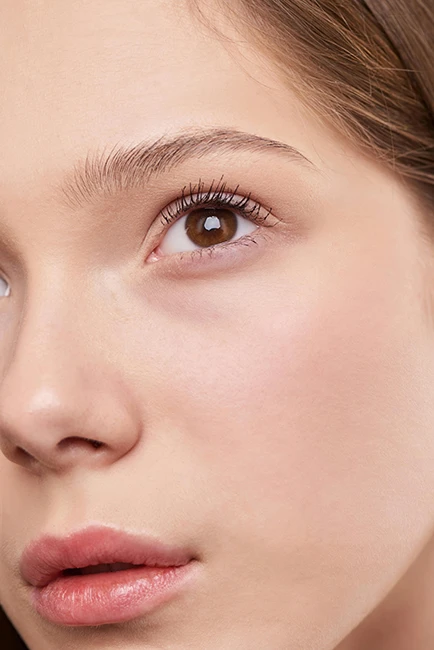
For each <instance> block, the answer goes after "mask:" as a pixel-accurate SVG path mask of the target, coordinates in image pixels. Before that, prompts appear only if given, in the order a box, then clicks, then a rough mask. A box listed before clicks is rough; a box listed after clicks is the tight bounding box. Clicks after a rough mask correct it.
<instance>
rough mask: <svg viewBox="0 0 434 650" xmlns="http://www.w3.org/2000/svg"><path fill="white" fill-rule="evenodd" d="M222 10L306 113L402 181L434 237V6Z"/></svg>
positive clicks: (285, 3)
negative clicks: (273, 68) (270, 63)
mask: <svg viewBox="0 0 434 650" xmlns="http://www.w3.org/2000/svg"><path fill="white" fill-rule="evenodd" d="M217 3H218V7H219V8H221V10H222V13H223V14H226V15H228V16H229V17H230V18H231V19H232V20H231V22H232V24H233V25H234V26H235V27H236V28H237V30H238V31H242V32H244V33H246V32H247V33H250V36H253V38H252V40H253V41H254V42H255V44H257V45H258V47H260V48H261V49H262V51H263V52H264V53H265V54H267V55H268V57H269V58H271V59H272V60H274V62H275V63H277V65H278V68H279V70H280V72H281V73H282V74H283V78H284V79H286V81H287V82H288V84H290V85H291V86H292V87H293V89H295V90H296V92H298V94H299V95H300V96H301V98H302V99H305V100H307V101H305V103H306V105H307V106H308V108H310V109H312V110H313V112H314V113H316V115H317V116H319V117H322V118H323V119H324V120H325V121H326V122H327V123H328V124H329V125H331V126H332V127H333V128H334V129H335V130H337V131H339V132H340V133H341V134H342V135H344V136H345V137H346V138H347V139H349V140H350V141H351V142H352V143H353V144H354V145H355V146H356V147H357V148H358V149H359V150H361V151H363V152H365V153H366V154H367V155H368V156H370V157H371V158H374V159H376V160H377V161H378V162H380V163H383V164H384V165H387V166H388V167H389V168H390V169H391V170H392V171H393V172H395V173H396V174H398V175H399V176H400V178H401V181H402V182H403V183H404V184H406V185H407V186H408V187H409V189H410V190H411V191H412V193H413V195H414V196H415V198H416V199H417V200H418V202H419V203H420V204H421V205H423V207H424V208H425V210H427V211H428V213H431V214H430V217H431V218H430V219H429V223H428V224H424V225H425V226H427V227H428V231H429V235H434V217H433V215H432V212H433V208H434V52H433V43H434V2H433V0H236V2H235V1H234V0H217ZM193 5H194V7H195V9H197V10H198V12H199V13H200V15H201V17H202V18H203V19H204V20H205V22H208V23H209V22H211V20H209V19H207V15H206V12H205V10H204V8H202V7H201V0H193ZM424 230H425V232H426V229H424Z"/></svg>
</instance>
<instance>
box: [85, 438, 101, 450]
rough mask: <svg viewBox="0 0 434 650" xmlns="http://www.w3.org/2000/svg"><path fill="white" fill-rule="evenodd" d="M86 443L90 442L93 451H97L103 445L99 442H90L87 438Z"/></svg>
mask: <svg viewBox="0 0 434 650" xmlns="http://www.w3.org/2000/svg"><path fill="white" fill-rule="evenodd" d="M85 440H86V442H90V444H91V445H92V447H95V449H99V448H100V447H102V445H103V443H102V442H99V441H98V440H90V439H89V438H85Z"/></svg>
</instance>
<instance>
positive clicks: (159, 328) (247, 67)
mask: <svg viewBox="0 0 434 650" xmlns="http://www.w3.org/2000/svg"><path fill="white" fill-rule="evenodd" d="M205 9H207V10H209V12H210V13H209V15H210V16H211V17H212V20H216V17H215V15H214V16H213V14H212V6H211V5H205ZM219 20H221V21H222V23H221V25H219V27H222V29H223V31H224V30H226V31H225V33H226V35H227V36H229V38H226V39H223V38H220V37H219V36H218V35H217V33H214V32H212V31H211V30H209V29H208V28H207V27H206V25H205V24H203V23H201V22H199V21H198V20H197V17H196V15H195V14H193V13H192V11H191V9H190V8H189V6H187V5H186V4H184V3H183V2H180V1H179V0H177V1H176V2H170V1H160V0H152V2H150V1H149V2H146V1H144V0H140V1H139V0H93V1H92V2H84V0H81V1H80V0H79V1H76V2H62V3H59V2H57V1H55V0H41V1H38V2H36V1H35V0H32V1H30V0H6V2H2V3H1V8H0V42H2V57H1V58H0V88H1V91H0V93H1V101H0V143H1V152H2V155H1V157H0V228H1V237H0V268H1V271H2V273H1V274H0V275H1V277H3V278H5V281H6V282H8V283H9V286H10V289H11V293H10V295H9V296H7V295H6V292H5V288H6V286H7V285H6V284H5V283H3V285H2V294H1V295H2V297H1V298H0V328H1V335H0V346H1V347H0V350H1V353H0V368H1V375H0V376H1V384H0V446H1V451H2V455H1V458H0V495H1V509H2V526H1V546H0V549H1V550H0V601H1V603H2V605H3V607H4V609H5V611H6V613H7V614H8V616H9V618H10V619H11V621H12V622H13V624H14V625H15V627H16V628H17V629H18V630H19V632H20V633H21V635H22V636H23V638H24V640H25V641H26V643H27V644H28V647H29V648H30V650H57V649H58V648H63V649H64V650H72V649H73V648H74V649H75V648H77V647H80V648H82V649H83V650H92V649H93V648H101V647H104V648H105V649H106V650H114V649H115V648H120V647H122V648H123V649H125V650H127V649H131V650H133V649H136V648H139V647H140V648H142V649H143V650H145V649H146V650H187V648H188V649H189V650H204V649H206V650H221V649H222V648H224V649H225V650H264V649H270V650H288V649H289V648H291V650H332V649H335V648H339V650H361V649H362V648H365V649H366V648H372V649H373V650H392V648H393V650H404V648H405V649H407V650H408V648H414V649H415V650H417V649H419V648H420V649H422V648H428V647H430V646H431V645H432V644H433V643H434V626H433V624H432V616H431V614H430V612H429V611H428V604H429V603H432V602H433V600H434V535H433V530H434V472H433V471H432V468H433V462H434V435H433V428H432V422H433V420H434V406H433V404H434V400H433V399H432V397H433V395H432V392H433V390H432V387H433V385H434V337H433V319H432V311H431V310H432V307H433V304H432V302H433V301H432V294H431V291H430V287H432V286H433V282H434V273H433V270H432V259H433V251H432V247H431V245H429V244H428V242H427V241H426V240H424V239H423V237H422V235H421V229H420V228H419V225H420V223H421V221H422V219H423V218H424V216H425V215H423V214H422V212H421V209H420V208H419V207H418V205H417V203H416V201H415V200H414V199H413V197H412V196H411V195H410V193H409V190H408V189H406V188H404V187H403V186H402V185H401V184H400V182H399V180H398V179H397V178H395V177H394V176H393V175H392V174H391V173H389V172H388V171H387V170H386V169H385V168H383V167H381V166H378V165H377V163H376V162H375V161H373V160H368V159H366V158H365V157H364V156H362V155H361V154H360V153H359V152H358V151H357V148H356V146H355V145H353V144H352V143H349V142H347V141H346V140H345V139H344V138H343V137H341V136H339V135H337V134H336V133H335V132H334V130H333V129H332V128H330V127H329V126H328V125H326V123H325V122H324V121H323V120H321V119H320V118H319V117H318V116H315V115H314V114H313V113H312V111H311V110H310V109H309V105H308V102H303V101H302V100H301V98H300V97H299V96H298V94H297V89H296V88H295V89H294V88H290V87H289V85H288V84H287V83H285V82H284V81H283V80H282V78H281V77H280V76H279V75H278V73H277V71H275V70H274V68H273V63H272V62H271V61H269V60H268V59H267V58H266V56H265V55H263V54H260V53H259V51H257V49H256V47H255V44H254V43H250V42H249V41H248V40H246V39H240V38H239V36H238V37H236V36H235V33H234V32H233V30H232V28H231V27H230V25H229V24H226V23H225V22H224V19H223V18H222V17H221V16H220V18H219ZM231 30H232V31H231ZM191 127H194V128H195V129H201V128H234V129H238V130H240V131H243V132H248V133H253V134H255V135H258V136H262V137H265V138H271V139H273V140H276V141H280V142H283V143H285V144H287V145H290V146H292V147H296V148H297V149H298V150H299V151H300V152H301V153H302V154H303V155H304V156H305V157H306V158H308V159H309V160H310V161H311V164H308V163H303V162H302V161H300V160H298V161H297V160H290V159H289V157H285V156H284V155H282V153H281V152H278V151H272V150H270V151H268V152H264V151H262V152H256V153H252V152H242V151H237V152H222V151H220V152H218V153H217V152H216V153H214V154H209V155H204V156H202V157H200V158H199V157H197V156H196V157H193V158H191V159H189V160H186V161H184V162H183V163H182V164H180V165H179V166H177V167H173V168H171V169H170V170H166V171H165V172H163V173H161V174H159V175H158V176H157V177H156V178H153V179H152V180H147V179H146V178H145V177H143V182H142V183H141V186H138V187H136V188H132V189H129V190H124V191H121V192H119V193H117V194H114V193H112V195H105V196H100V197H97V198H95V199H94V200H93V201H92V202H91V203H90V204H85V205H81V206H78V205H73V204H72V203H71V202H68V201H66V200H65V196H64V195H62V193H61V192H59V185H60V184H61V183H62V182H63V180H64V178H70V175H71V169H72V168H73V167H74V165H76V164H77V161H78V160H80V159H83V158H85V157H86V155H87V153H88V151H94V150H101V149H104V148H105V147H107V148H111V147H114V146H115V145H119V144H122V145H127V144H131V143H136V142H139V141H141V140H143V139H145V140H154V139H156V138H158V137H160V136H161V135H167V134H169V135H173V134H174V133H176V132H178V131H179V130H182V129H187V128H191ZM223 174H224V176H225V180H226V182H227V183H228V185H229V186H231V187H235V186H237V185H240V190H239V194H241V195H244V194H248V193H249V192H251V193H252V196H254V198H255V199H256V200H257V201H259V202H260V203H261V204H262V205H263V206H265V208H267V209H268V208H270V207H271V208H272V214H271V215H270V221H269V222H268V220H267V222H268V223H269V224H271V223H272V224H273V227H268V225H258V226H257V230H256V231H255V240H256V243H253V242H250V243H249V245H245V246H244V245H243V246H238V247H237V246H235V247H234V246H232V247H229V246H228V247H226V248H225V249H223V248H221V249H220V252H218V251H217V253H216V254H215V255H214V256H213V257H211V258H209V257H208V256H207V255H204V256H203V257H202V258H199V257H197V256H196V257H195V258H194V259H193V260H192V259H191V258H190V257H188V256H187V255H182V254H172V255H168V256H166V257H160V258H159V259H158V260H157V261H153V262H151V261H149V256H150V255H151V254H152V251H153V250H155V249H156V248H157V245H158V244H159V243H160V242H161V241H162V240H163V238H164V236H165V235H164V233H161V236H160V235H159V234H158V232H157V231H158V228H159V227H160V231H161V224H160V222H159V219H158V214H159V212H160V210H161V209H163V208H164V207H165V206H166V205H167V204H169V203H170V202H172V201H173V200H174V199H176V198H177V197H178V196H179V195H180V193H181V190H182V188H183V187H184V186H185V185H187V186H188V185H189V184H190V183H192V184H197V183H198V181H199V179H202V181H204V182H208V183H211V182H212V180H213V179H217V180H218V179H220V177H221V176H222V175H223ZM267 222H266V223H267ZM166 232H167V231H166ZM86 439H92V440H97V441H99V442H100V443H102V446H101V447H100V448H99V449H96V448H94V447H93V446H91V445H90V444H89V443H88V442H87V441H86ZM23 450H24V451H23ZM95 522H98V523H102V524H110V525H112V526H115V527H118V528H121V529H129V530H133V531H136V532H143V533H148V534H151V535H154V536H156V537H157V538H159V539H161V540H163V541H165V542H167V543H170V544H175V545H180V546H184V545H189V546H192V547H193V548H194V549H195V552H196V553H197V555H198V557H199V558H200V567H199V569H200V570H199V571H198V575H197V578H196V580H195V581H194V582H192V584H191V585H190V586H189V587H188V588H187V589H185V591H183V592H182V594H180V595H179V597H177V598H176V599H175V600H173V601H172V602H171V603H170V604H167V605H164V606H163V607H161V608H158V609H157V610H155V611H153V612H152V613H151V614H149V615H147V616H146V617H142V618H140V619H136V620H134V621H131V622H127V623H123V624H118V625H112V626H110V625H109V626H103V627H100V628H92V627H62V626H56V625H54V624H52V623H50V622H48V621H46V620H44V619H43V618H41V617H39V616H38V615H37V614H36V612H35V611H34V610H33V608H32V606H31V604H30V599H29V587H28V585H26V584H24V583H23V581H22V579H21V576H20V574H19V569H18V564H19V560H20V556H21V553H22V552H23V550H24V548H25V547H26V545H27V544H28V543H29V542H30V541H32V540H33V539H35V538H38V537H40V536H41V535H42V534H45V533H53V534H57V535H65V534H67V533H68V532H70V531H72V530H77V529H80V528H83V527H85V526H86V525H87V524H89V523H95Z"/></svg>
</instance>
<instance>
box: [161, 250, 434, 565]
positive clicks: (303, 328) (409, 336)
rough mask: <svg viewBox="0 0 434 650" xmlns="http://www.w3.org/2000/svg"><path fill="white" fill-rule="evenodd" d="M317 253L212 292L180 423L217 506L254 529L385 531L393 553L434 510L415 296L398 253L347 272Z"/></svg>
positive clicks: (355, 534)
mask: <svg viewBox="0 0 434 650" xmlns="http://www.w3.org/2000/svg"><path fill="white" fill-rule="evenodd" d="M312 259H314V257H309V256H308V255H307V256H306V255H305V260H307V261H305V262H301V261H300V262H298V261H297V260H294V261H293V266H292V269H291V271H289V272H288V273H286V272H285V273H283V272H282V268H280V269H279V270H277V267H276V270H275V275H274V277H273V276H272V275H271V274H269V275H268V278H267V283H266V285H265V284H264V283H261V282H258V281H255V279H254V278H252V279H251V281H248V282H243V287H242V288H241V286H236V285H237V283H236V282H235V283H233V285H230V284H228V285H227V287H226V289H225V290H221V293H220V289H217V290H214V292H213V293H212V299H209V298H205V296H201V298H200V306H201V309H202V310H203V311H205V312H206V308H205V309H204V305H205V304H206V303H207V301H208V302H212V305H213V310H214V313H213V319H211V320H210V322H208V324H204V323H205V321H204V323H203V324H202V325H201V326H200V327H199V328H198V327H196V328H193V329H192V330H191V331H190V333H189V332H188V331H185V332H184V336H183V338H184V341H185V343H184V344H183V347H182V354H181V355H180V356H178V357H177V363H179V364H180V365H179V366H178V367H177V370H176V372H174V374H173V378H172V379H171V381H170V386H171V389H172V395H171V397H170V398H169V397H168V399H171V400H175V402H176V407H175V408H176V414H175V412H174V416H173V417H174V425H175V421H176V426H178V427H179V426H181V427H183V428H184V430H185V439H186V440H187V444H188V445H189V446H190V447H191V448H192V450H193V453H194V454H195V455H198V456H199V458H200V460H199V461H198V462H200V463H201V467H206V468H207V469H206V471H207V472H208V481H209V485H210V486H212V488H211V487H210V494H211V493H212V498H213V500H214V502H215V501H216V499H217V500H220V505H221V506H222V507H224V511H225V512H229V511H233V513H234V517H237V516H238V517H239V513H240V512H242V513H243V522H244V524H243V526H245V527H246V528H245V529H244V532H243V534H246V535H247V534H248V533H247V531H248V529H249V528H250V527H251V529H250V533H252V534H253V535H255V534H257V533H258V530H259V528H258V526H259V525H260V526H261V527H262V526H265V525H266V527H267V530H268V531H271V530H278V531H279V534H280V535H281V533H282V531H285V532H286V533H287V534H290V535H291V534H294V530H297V531H298V535H300V531H302V530H308V531H309V535H310V537H311V538H315V537H316V536H317V539H318V544H319V545H320V546H322V547H323V548H324V549H326V548H327V544H326V545H324V544H323V543H322V542H321V541H320V540H323V539H324V536H325V537H329V539H330V543H332V544H335V546H336V548H339V547H340V545H341V544H347V545H348V548H350V547H351V548H353V549H358V548H359V545H360V543H363V544H364V545H365V546H369V545H370V544H371V543H372V546H374V545H376V546H378V544H380V545H381V540H383V541H384V544H385V546H386V545H387V546H388V552H389V553H391V554H392V555H393V549H392V548H391V545H392V546H393V544H394V543H395V544H396V546H397V550H398V549H399V548H400V547H401V546H402V544H404V541H403V530H413V534H414V535H415V537H417V535H418V534H420V531H421V528H422V527H423V525H424V524H426V520H427V510H428V509H429V511H430V512H431V515H430V516H432V511H433V507H432V505H431V504H432V501H433V499H432V496H433V494H434V479H433V477H432V466H433V457H434V439H433V436H432V432H431V426H430V422H432V421H433V417H434V412H433V407H432V406H430V404H431V401H430V399H429V398H430V395H429V388H428V387H429V385H432V380H433V375H432V367H431V369H430V368H429V367H428V364H426V363H425V361H424V359H426V356H427V339H426V335H425V338H424V335H423V327H422V321H421V320H420V308H418V303H417V300H418V292H417V291H415V292H414V295H413V294H411V293H410V289H409V290H408V291H406V290H403V287H404V286H405V282H404V279H405V278H404V275H405V270H404V269H401V268H400V266H399V264H398V263H397V262H396V260H395V262H396V263H395V264H393V260H390V259H389V260H383V261H382V260H381V259H380V258H379V259H378V260H377V259H374V260H373V259H367V260H366V261H365V262H364V261H363V260H364V258H363V255H361V254H359V255H354V261H352V259H353V258H348V259H347V260H345V253H344V252H342V257H341V260H340V261H341V262H342V266H344V267H345V273H342V272H341V271H339V270H338V269H337V268H333V266H332V265H330V263H329V260H327V262H328V264H326V263H324V265H323V266H321V263H318V264H317V265H316V266H315V265H314V264H312ZM309 261H310V264H309ZM401 275H402V277H401ZM256 280H257V279H256ZM407 285H408V286H410V284H409V283H407ZM270 287H272V288H270ZM194 303H195V301H193V302H192V303H191V305H192V306H194V307H195V308H197V309H199V305H198V304H197V305H195V304H194ZM216 305H218V307H216ZM181 359H182V361H181ZM430 373H431V374H430ZM175 402H172V403H175ZM175 419H176V420H175ZM252 504H254V507H253V506H252ZM415 504H417V505H416V506H415ZM235 520H236V519H233V520H232V521H235ZM296 536H297V535H296ZM394 540H396V541H395V542H394ZM347 552H348V551H347Z"/></svg>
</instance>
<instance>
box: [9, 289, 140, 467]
mask: <svg viewBox="0 0 434 650" xmlns="http://www.w3.org/2000/svg"><path fill="white" fill-rule="evenodd" d="M35 303H36V301H34V303H33V306H32V305H31V304H30V305H29V306H28V307H27V309H26V313H25V314H24V318H23V319H22V322H21V326H20V328H19V332H18V333H17V336H16V337H15V338H16V340H15V343H14V347H13V350H12V351H11V350H9V351H6V352H8V353H9V356H8V363H7V365H6V367H5V366H4V369H3V376H2V379H1V380H0V449H1V451H2V452H3V454H4V455H5V456H6V458H8V459H9V460H10V461H12V462H14V463H17V464H19V465H22V466H24V467H26V468H27V469H31V470H32V471H35V470H36V471H38V472H41V471H45V472H48V471H51V472H56V473H58V472H65V471H67V470H71V469H72V468H74V467H76V466H78V465H86V466H93V467H101V466H103V465H107V464H112V463H115V462H116V461H118V460H119V459H121V458H123V457H124V456H125V455H126V454H128V453H129V452H130V450H132V449H133V448H134V447H135V445H136V444H137V442H138V440H139V437H140V435H141V431H142V427H141V422H140V414H139V410H138V408H137V404H136V403H135V402H134V399H133V397H132V392H131V390H129V386H128V382H127V381H126V378H125V377H124V376H123V374H122V369H121V368H119V367H118V366H116V367H115V365H114V364H113V362H110V361H109V359H110V358H113V357H112V355H110V354H107V353H106V354H104V351H105V350H106V348H105V346H104V342H102V343H101V336H102V333H101V329H99V331H98V321H95V318H94V319H92V318H91V317H90V316H89V313H90V312H91V310H88V312H87V318H85V316H84V315H83V316H82V319H80V313H83V310H82V309H81V310H78V309H77V308H76V307H77V306H75V308H74V307H72V306H69V307H67V306H65V301H64V300H63V301H62V300H58V301H56V300H55V298H54V299H53V295H51V296H50V302H49V303H48V302H47V301H45V303H44V301H43V300H41V296H39V300H38V305H36V304H35ZM44 304H45V307H46V308H45V309H43V308H41V306H42V305H44ZM48 305H49V307H48ZM72 311H74V314H72V313H71V312H72ZM96 341H98V346H96V345H95V342H96ZM111 343H113V341H112V342H111ZM107 351H110V352H112V351H113V350H112V349H110V343H109V342H108V341H107V350H106V352H107ZM5 356H6V355H5Z"/></svg>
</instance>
